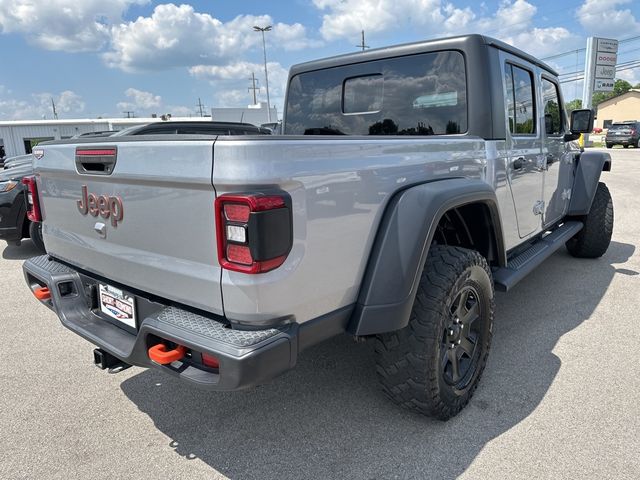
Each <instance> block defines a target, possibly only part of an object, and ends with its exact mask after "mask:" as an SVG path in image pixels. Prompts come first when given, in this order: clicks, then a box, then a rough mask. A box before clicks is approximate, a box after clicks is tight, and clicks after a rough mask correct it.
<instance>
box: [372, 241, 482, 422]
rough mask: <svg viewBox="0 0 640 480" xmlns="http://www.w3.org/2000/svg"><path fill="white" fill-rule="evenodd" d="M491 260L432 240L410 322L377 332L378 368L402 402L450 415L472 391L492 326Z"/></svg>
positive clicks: (389, 392)
mask: <svg viewBox="0 0 640 480" xmlns="http://www.w3.org/2000/svg"><path fill="white" fill-rule="evenodd" d="M493 314H494V290H493V282H492V280H491V272H490V270H489V266H488V265H487V261H486V260H485V258H484V257H482V255H480V254H479V253H478V252H476V251H473V250H467V249H464V248H459V247H448V246H432V247H431V250H430V251H429V255H428V258H427V262H426V264H425V266H424V271H423V273H422V277H421V280H420V285H419V287H418V292H417V295H416V299H415V302H414V305H413V310H412V311H411V317H410V319H409V324H408V325H407V327H405V328H403V329H401V330H398V331H395V332H390V333H385V334H382V335H378V337H377V339H376V349H375V356H376V364H377V372H378V377H379V379H380V382H381V384H382V388H383V391H384V392H385V393H386V395H387V396H388V397H390V398H391V400H393V401H394V402H396V403H398V404H399V405H401V406H403V407H406V408H409V409H412V410H416V411H418V412H420V413H423V414H425V415H429V416H432V417H436V418H439V419H441V420H447V419H449V418H451V417H453V416H455V415H456V414H457V413H459V412H460V411H461V410H462V409H463V408H464V406H465V405H466V404H467V403H468V402H469V399H470V398H471V396H472V395H473V393H474V391H475V389H476V387H477V386H478V382H479V380H480V376H481V374H482V371H483V370H484V367H485V364H486V361H487V356H488V354H489V347H490V345H491V334H492V328H493Z"/></svg>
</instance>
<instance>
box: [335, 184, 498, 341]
mask: <svg viewBox="0 0 640 480" xmlns="http://www.w3.org/2000/svg"><path fill="white" fill-rule="evenodd" d="M471 203H483V204H485V205H487V207H488V208H489V212H490V215H491V223H492V228H493V230H494V231H493V235H494V238H495V242H496V249H497V254H498V263H499V264H500V265H503V264H504V265H506V252H505V249H504V244H503V235H502V223H501V221H500V215H499V211H498V202H497V199H496V195H495V192H494V190H493V188H492V187H491V186H490V185H488V184H487V183H485V182H483V181H482V180H477V179H466V178H453V179H448V180H440V181H435V182H430V183H424V184H420V185H416V186H414V187H410V188H408V189H406V190H403V191H401V192H399V193H397V194H396V195H395V196H394V197H393V198H392V199H391V201H390V202H389V204H388V206H387V208H386V209H385V213H384V215H383V218H382V221H381V222H380V227H379V229H378V234H377V236H376V240H375V242H374V245H373V248H372V250H371V254H370V257H369V261H368V264H367V268H366V271H365V275H364V278H363V282H362V285H361V288H360V293H359V295H358V301H357V303H356V306H355V309H354V313H353V315H352V318H351V321H350V323H349V326H348V328H347V330H348V331H349V332H350V333H352V334H354V335H358V336H361V335H373V334H377V333H383V332H389V331H393V330H398V329H400V328H403V327H405V326H406V325H407V323H408V322H409V315H410V313H411V308H412V306H413V301H414V299H415V296H416V292H417V291H418V284H419V282H420V276H421V274H422V269H423V266H424V263H425V261H426V258H427V254H428V250H429V246H430V245H431V241H432V240H433V236H434V234H435V231H436V228H437V226H438V222H439V221H440V219H441V218H442V216H443V215H444V214H445V213H446V212H447V211H448V210H450V209H452V208H455V207H461V206H463V205H468V204H471Z"/></svg>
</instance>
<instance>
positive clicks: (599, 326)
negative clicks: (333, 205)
mask: <svg viewBox="0 0 640 480" xmlns="http://www.w3.org/2000/svg"><path fill="white" fill-rule="evenodd" d="M610 152H611V153H612V156H613V170H612V172H605V173H603V180H604V181H606V183H607V184H608V186H609V188H610V190H611V193H612V195H613V200H614V205H615V216H616V218H615V228H614V234H613V242H612V244H611V247H610V249H609V251H608V252H607V254H606V255H605V256H604V257H603V258H601V259H598V260H578V259H574V258H572V257H570V256H569V255H568V254H567V253H566V252H565V251H564V249H562V250H561V251H559V252H558V253H557V254H556V255H554V257H553V258H551V259H550V260H549V261H547V262H546V263H545V264H544V265H543V266H542V267H541V268H539V269H538V270H537V271H535V272H534V273H533V274H532V275H531V276H529V277H528V278H526V279H525V280H524V281H523V282H521V283H520V284H519V285H518V286H517V287H516V288H515V289H514V290H513V291H512V292H510V293H509V294H498V297H497V316H496V320H495V327H494V328H495V333H494V341H493V348H492V352H491V356H490V359H489V363H488V366H487V369H486V370H485V374H484V377H483V380H482V382H481V385H480V387H479V388H478V390H477V393H476V395H475V396H474V398H473V400H472V402H471V403H470V405H469V406H468V407H467V409H466V410H464V411H463V412H462V414H460V415H459V416H458V417H456V418H454V419H453V420H451V421H449V422H446V423H441V422H437V421H432V420H429V419H426V418H423V417H421V416H418V415H416V414H413V413H409V412H405V411H403V410H401V409H399V408H397V407H395V406H394V405H393V404H391V403H390V402H389V401H387V400H386V398H385V397H384V396H383V395H382V394H381V393H380V391H379V390H378V388H377V384H376V377H375V372H374V366H373V359H372V349H371V347H370V345H368V344H356V343H353V342H352V341H351V340H350V339H349V338H347V337H340V338H336V339H333V340H330V341H327V342H325V343H323V344H321V345H318V346H316V347H314V348H312V349H310V350H308V351H306V352H305V353H304V354H303V355H302V357H301V358H300V359H299V364H298V366H297V367H296V369H295V370H293V371H291V372H289V373H288V374H286V375H284V376H282V377H280V378H278V379H277V380H276V381H275V382H273V383H272V384H270V385H266V386H263V387H260V388H257V389H254V390H251V391H247V392H240V393H224V394H214V393H207V392H203V391H200V390H196V389H194V388H192V387H190V386H188V385H185V384H182V383H179V382H178V381H176V380H174V379H173V378H170V377H167V376H164V375H162V374H160V373H158V372H156V371H151V370H143V369H139V368H135V367H134V368H131V369H129V370H126V371H125V372H123V373H120V374H117V375H109V374H107V373H105V372H103V371H100V370H98V369H97V368H95V367H94V366H93V365H92V357H91V352H92V349H93V347H92V346H91V345H90V344H88V343H87V342H85V341H84V340H81V339H80V338H79V337H77V336H76V335H74V334H72V333H70V332H69V331H67V330H66V329H65V328H63V327H62V326H61V324H60V323H59V321H58V319H57V318H56V316H55V315H54V314H53V313H52V312H50V311H49V310H48V309H46V308H45V307H43V306H40V305H39V304H38V302H37V301H36V300H35V299H33V298H32V296H31V294H30V293H29V291H28V290H27V288H26V287H25V285H24V281H23V278H22V269H21V264H22V261H23V260H24V259H25V258H28V257H30V256H33V255H35V254H36V252H35V249H34V248H33V246H32V245H31V244H30V242H28V241H27V242H24V243H23V245H22V246H21V247H15V246H6V244H4V243H3V244H2V246H0V252H2V258H1V259H0V302H1V308H0V332H1V333H0V340H1V341H0V379H1V386H2V388H1V389H0V432H1V442H2V446H1V447H0V477H2V478H7V479H14V478H25V479H34V478H47V479H50V478H64V479H72V478H82V479H84V478H118V479H124V478H136V479H141V478H190V479H196V478H208V479H211V478H226V477H229V478H233V479H236V478H238V479H240V478H242V479H244V478H249V479H271V478H277V479H287V478H350V479H372V478H400V479H405V478H433V479H438V478H456V477H458V476H460V477H462V478H474V479H476V478H478V479H487V478H509V479H514V478H523V479H530V478H571V479H574V478H616V479H626V478H629V479H632V478H633V479H637V478H640V435H639V432H640V366H639V365H640V361H639V359H640V348H639V345H640V308H639V305H640V294H639V293H638V292H640V275H639V272H640V252H638V244H639V242H640V194H639V192H640V150H636V149H627V150H622V149H617V148H616V149H614V150H612V151H611V150H610Z"/></svg>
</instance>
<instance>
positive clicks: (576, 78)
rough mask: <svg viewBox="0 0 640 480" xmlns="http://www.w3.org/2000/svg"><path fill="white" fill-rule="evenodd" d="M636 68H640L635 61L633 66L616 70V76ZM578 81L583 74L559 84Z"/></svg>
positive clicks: (582, 78) (582, 77) (638, 62)
mask: <svg viewBox="0 0 640 480" xmlns="http://www.w3.org/2000/svg"><path fill="white" fill-rule="evenodd" d="M636 68H640V60H636V62H635V63H634V64H633V65H628V66H626V67H624V68H616V74H618V72H624V71H625V70H633V69H636ZM580 80H584V74H581V75H577V76H576V77H574V78H569V79H565V80H560V83H572V82H578V81H580Z"/></svg>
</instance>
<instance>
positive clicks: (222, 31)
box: [0, 0, 640, 120]
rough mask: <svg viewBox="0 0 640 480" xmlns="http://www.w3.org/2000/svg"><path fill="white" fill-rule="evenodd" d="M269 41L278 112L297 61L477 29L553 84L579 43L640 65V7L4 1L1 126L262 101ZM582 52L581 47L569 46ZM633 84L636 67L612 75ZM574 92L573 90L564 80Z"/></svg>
mask: <svg viewBox="0 0 640 480" xmlns="http://www.w3.org/2000/svg"><path fill="white" fill-rule="evenodd" d="M255 24H258V25H268V24H270V25H273V26H274V29H273V31H272V32H269V33H267V55H268V60H269V75H270V78H269V79H270V87H271V98H272V103H274V104H275V105H277V106H278V110H279V112H280V111H281V107H282V103H283V96H284V89H285V83H286V76H287V70H288V68H289V67H290V66H291V65H292V64H295V63H298V62H302V61H307V60H312V59H316V58H321V57H325V56H330V55H335V54H340V53H346V52H352V51H355V50H357V48H356V47H355V45H356V44H357V43H358V42H359V41H360V31H361V30H362V29H364V30H365V33H366V43H367V44H368V45H370V46H372V47H382V46H386V45H392V44H397V43H403V42H410V41H417V40H422V39H427V38H436V37H439V36H451V35H457V34H461V33H469V32H476V33H484V34H488V35H491V36H494V37H497V38H499V39H502V40H504V41H506V42H508V43H510V44H513V45H515V46H517V47H520V48H522V49H524V50H525V51H528V52H530V53H533V54H534V55H537V56H539V57H547V56H552V55H557V54H563V53H566V52H572V51H573V53H569V54H566V55H564V56H560V57H556V58H551V59H550V60H549V63H551V64H552V65H553V66H555V67H556V68H557V69H558V70H559V71H560V72H561V73H565V74H566V75H564V76H563V77H562V78H563V79H564V80H571V79H572V78H574V77H575V74H572V72H576V71H580V70H582V69H583V68H584V67H583V64H584V51H583V50H580V49H581V48H584V46H585V42H586V38H587V37H588V36H603V37H609V38H617V39H619V40H625V41H624V42H623V43H621V45H620V49H619V51H620V57H619V63H622V62H628V61H633V60H638V59H640V8H639V6H638V2H637V0H567V1H566V2H559V1H557V0H556V1H546V0H545V1H536V0H502V1H484V2H470V1H458V0H451V1H446V0H393V1H391V0H291V1H277V0H272V1H269V2H265V1H253V0H249V1H246V0H245V1H241V2H230V1H223V0H209V1H204V0H203V1H195V0H191V1H188V2H185V3H167V2H159V1H150V0H0V59H1V64H0V120H7V119H29V118H42V117H43V116H46V117H48V118H50V117H51V108H50V99H51V98H54V99H55V101H56V104H57V105H58V113H59V116H60V117H61V118H77V117H96V116H122V115H123V114H122V112H123V111H125V110H130V111H134V112H135V114H136V116H144V115H148V114H150V113H172V114H173V115H189V114H195V112H196V103H197V100H198V97H200V98H201V99H202V102H203V103H204V104H205V105H206V106H207V107H208V108H209V107H212V106H245V105H247V104H249V103H251V97H250V92H248V91H247V87H248V86H249V77H250V76H251V72H255V74H256V77H257V78H258V79H259V82H260V83H259V86H260V87H262V88H261V91H260V93H259V97H260V99H261V100H265V99H266V95H265V91H264V71H263V67H262V43H261V37H260V34H258V33H255V32H253V31H252V29H251V27H252V26H253V25H255ZM576 50H577V51H576ZM618 76H619V78H624V79H626V80H628V81H630V82H631V83H633V84H636V83H639V82H640V68H639V67H635V68H629V69H626V70H622V71H619V75H618ZM563 88H564V90H565V97H566V98H567V99H571V98H574V97H580V96H581V91H582V83H581V82H566V83H564V84H563Z"/></svg>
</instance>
